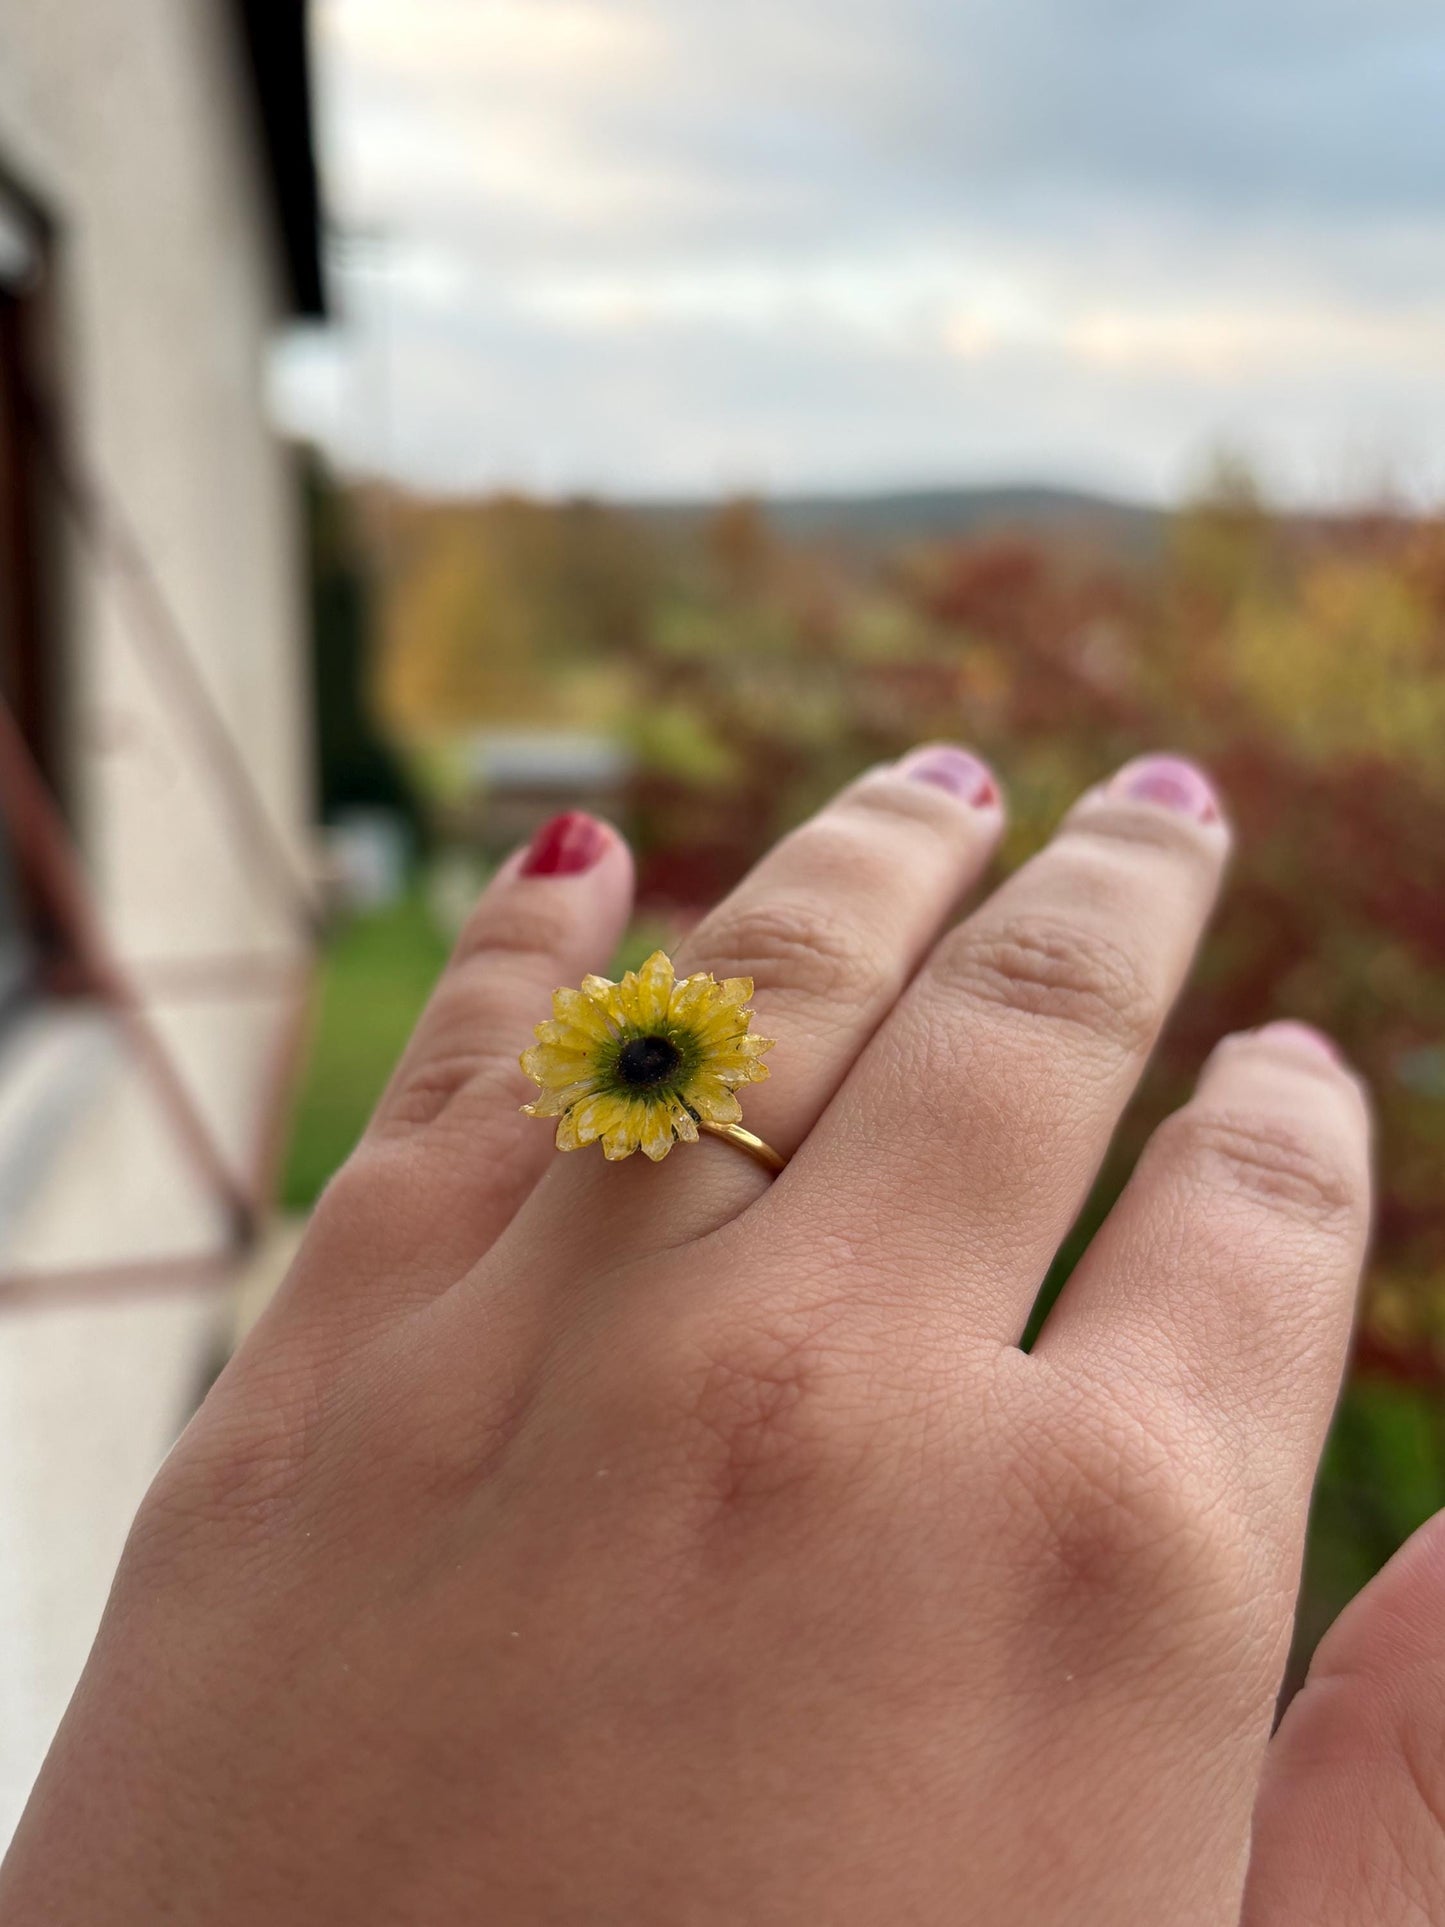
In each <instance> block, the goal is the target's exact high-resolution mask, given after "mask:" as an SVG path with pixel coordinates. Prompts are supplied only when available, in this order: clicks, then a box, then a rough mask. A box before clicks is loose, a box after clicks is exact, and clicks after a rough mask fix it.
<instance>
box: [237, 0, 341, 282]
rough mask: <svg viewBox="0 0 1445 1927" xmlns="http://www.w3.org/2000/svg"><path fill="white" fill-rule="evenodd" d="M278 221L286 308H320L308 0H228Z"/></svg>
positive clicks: (318, 213) (318, 200)
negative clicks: (243, 56)
mask: <svg viewBox="0 0 1445 1927" xmlns="http://www.w3.org/2000/svg"><path fill="white" fill-rule="evenodd" d="M230 7H231V11H232V13H233V14H234V16H235V19H236V25H237V29H238V33H239V37H240V40H241V45H242V48H243V51H244V55H245V65H246V70H247V78H248V80H249V83H250V92H251V96H252V99H253V101H254V103H255V111H256V116H257V121H258V124H259V128H260V133H261V139H262V144H263V147H264V158H265V162H266V175H267V180H268V183H269V186H270V190H271V202H272V206H273V208H274V209H275V213H276V219H277V224H278V226H279V228H280V235H281V247H282V254H283V258H284V260H285V265H286V280H287V287H288V290H289V293H290V300H291V309H292V312H293V313H294V314H296V315H298V316H306V317H311V318H314V319H320V318H321V317H323V316H324V315H325V313H326V290H325V286H324V284H323V281H322V274H321V197H320V190H319V187H318V183H317V176H316V149H315V141H314V134H313V120H312V111H311V50H310V42H309V39H308V35H307V0H230Z"/></svg>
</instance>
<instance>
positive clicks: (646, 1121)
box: [642, 1104, 673, 1164]
mask: <svg viewBox="0 0 1445 1927" xmlns="http://www.w3.org/2000/svg"><path fill="white" fill-rule="evenodd" d="M672 1144H673V1116H672V1107H671V1106H670V1105H667V1104H648V1105H646V1106H644V1107H643V1117H642V1150H643V1154H644V1156H646V1157H649V1158H651V1159H652V1162H653V1163H654V1164H656V1163H658V1161H659V1160H660V1159H662V1158H665V1157H666V1156H667V1154H668V1152H669V1151H670V1150H671V1149H672Z"/></svg>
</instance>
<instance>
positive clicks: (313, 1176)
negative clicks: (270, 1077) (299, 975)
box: [281, 892, 448, 1210]
mask: <svg viewBox="0 0 1445 1927" xmlns="http://www.w3.org/2000/svg"><path fill="white" fill-rule="evenodd" d="M447 950H448V944H447V940H446V938H445V937H444V936H443V935H442V934H441V932H440V931H439V930H438V929H437V927H436V925H435V923H434V922H433V920H432V917H431V914H430V912H429V911H428V909H427V906H426V904H425V902H424V901H423V899H422V896H421V894H420V892H416V893H413V894H410V895H408V896H406V897H404V898H402V899H401V901H400V902H399V903H397V904H395V905H393V906H392V907H391V908H390V909H387V910H382V911H379V912H377V913H376V914H375V915H373V916H368V917H362V918H360V919H358V921H357V922H355V923H353V924H350V925H348V926H347V928H346V929H344V930H342V931H341V932H340V933H339V935H337V936H336V937H335V938H334V939H333V940H332V942H331V943H330V945H329V946H328V948H327V950H326V954H325V956H324V957H323V958H322V961H321V971H320V980H319V984H318V992H317V999H318V1001H317V1009H316V1013H315V1017H314V1019H313V1029H312V1035H311V1048H310V1051H309V1052H308V1054H307V1062H306V1072H305V1077H304V1079H303V1082H302V1086H301V1091H300V1095H299V1096H298V1098H297V1101H296V1110H295V1115H294V1117H293V1119H292V1126H291V1142H290V1146H289V1148H288V1152H287V1157H286V1165H285V1171H284V1174H283V1177H282V1184H281V1199H282V1203H283V1204H284V1205H285V1206H286V1207H287V1208H288V1209H291V1210H304V1209H305V1208H306V1207H307V1206H308V1205H311V1204H313V1203H314V1202H315V1200H316V1197H317V1194H318V1193H319V1192H320V1190H321V1188H322V1186H323V1185H324V1184H325V1183H326V1180H327V1179H328V1178H329V1177H330V1176H331V1174H332V1172H333V1171H334V1170H335V1169H336V1167H337V1166H338V1165H339V1164H340V1163H341V1162H342V1160H343V1159H344V1158H345V1157H346V1155H347V1153H348V1152H349V1151H350V1150H351V1147H352V1146H353V1145H354V1144H355V1142H356V1140H357V1138H358V1137H359V1136H360V1135H361V1131H362V1127H363V1126H364V1125H365V1123H366V1120H367V1118H368V1117H369V1116H370V1114H371V1108H372V1106H373V1105H374V1104H375V1102H376V1100H377V1098H378V1097H379V1096H380V1095H381V1090H382V1086H383V1085H384V1084H385V1083H386V1080H387V1078H388V1076H389V1075H390V1074H391V1067H392V1065H393V1064H394V1063H395V1062H396V1060H397V1057H398V1056H399V1055H400V1052H401V1047H402V1045H403V1044H404V1043H405V1042H406V1040H407V1038H408V1036H409V1035H410V1033H411V1027H412V1025H413V1024H414V1023H415V1022H416V1019H417V1015H418V1013H419V1011H420V1010H421V1007H422V1004H423V1003H424V1002H425V1001H426V996H427V993H428V991H429V990H430V989H431V987H432V985H433V983H434V982H435V981H436V976H437V972H438V971H439V970H440V969H441V967H442V964H443V963H444V962H445V961H446V955H447Z"/></svg>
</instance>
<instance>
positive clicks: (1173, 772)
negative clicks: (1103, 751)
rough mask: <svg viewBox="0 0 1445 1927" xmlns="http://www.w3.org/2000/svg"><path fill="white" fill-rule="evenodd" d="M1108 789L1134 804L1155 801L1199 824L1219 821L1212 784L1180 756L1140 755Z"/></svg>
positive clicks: (1217, 802) (1162, 806)
mask: <svg viewBox="0 0 1445 1927" xmlns="http://www.w3.org/2000/svg"><path fill="white" fill-rule="evenodd" d="M1109 788H1110V790H1111V791H1112V792H1113V794H1114V795H1115V796H1127V797H1128V798H1129V800H1130V801H1131V802H1134V803H1157V804H1159V805H1160V807H1161V808H1163V809H1166V810H1178V811H1180V812H1181V814H1182V815H1184V816H1192V817H1194V818H1195V819H1196V821H1198V822H1200V823H1217V822H1218V821H1219V798H1218V797H1217V796H1216V795H1215V794H1214V787H1213V785H1212V784H1211V783H1210V781H1209V778H1208V777H1207V776H1205V775H1204V774H1203V772H1202V771H1200V770H1197V769H1196V768H1195V767H1194V765H1193V763H1186V762H1185V761H1184V758H1183V757H1182V756H1140V757H1138V758H1137V759H1136V760H1135V761H1134V762H1132V763H1126V764H1125V765H1124V767H1123V768H1122V769H1121V770H1120V771H1119V772H1118V774H1117V775H1116V776H1114V778H1113V779H1112V780H1111V782H1110V784H1109Z"/></svg>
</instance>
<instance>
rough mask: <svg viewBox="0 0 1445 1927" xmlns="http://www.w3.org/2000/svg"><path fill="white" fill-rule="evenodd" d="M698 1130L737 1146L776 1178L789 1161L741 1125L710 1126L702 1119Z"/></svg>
mask: <svg viewBox="0 0 1445 1927" xmlns="http://www.w3.org/2000/svg"><path fill="white" fill-rule="evenodd" d="M697 1128H698V1129H699V1130H700V1131H706V1132H707V1134H708V1136H709V1137H720V1138H721V1139H722V1140H723V1142H724V1143H725V1144H735V1145H736V1146H737V1148H738V1150H740V1151H746V1152H747V1154H748V1156H749V1157H750V1158H752V1159H753V1161H754V1162H755V1163H757V1164H761V1165H762V1167H763V1169H764V1170H765V1171H771V1172H772V1174H773V1176H774V1177H776V1176H777V1175H778V1173H779V1171H781V1170H782V1168H783V1166H784V1165H785V1164H786V1163H787V1161H788V1160H787V1159H786V1158H785V1157H784V1156H783V1154H782V1152H781V1151H775V1150H774V1149H773V1147H772V1145H771V1144H764V1142H763V1140H762V1139H761V1138H760V1137H754V1135H753V1133H752V1132H751V1131H745V1130H744V1129H743V1127H742V1125H741V1124H709V1123H708V1122H707V1121H706V1120H705V1119H701V1120H699V1122H698V1127H697Z"/></svg>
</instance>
